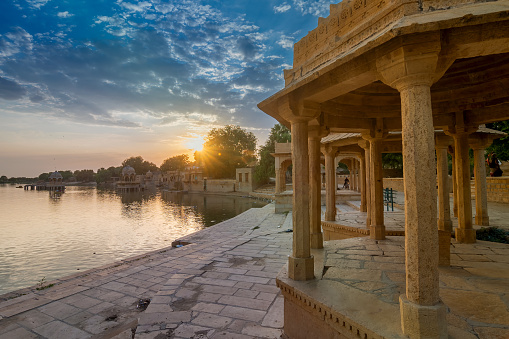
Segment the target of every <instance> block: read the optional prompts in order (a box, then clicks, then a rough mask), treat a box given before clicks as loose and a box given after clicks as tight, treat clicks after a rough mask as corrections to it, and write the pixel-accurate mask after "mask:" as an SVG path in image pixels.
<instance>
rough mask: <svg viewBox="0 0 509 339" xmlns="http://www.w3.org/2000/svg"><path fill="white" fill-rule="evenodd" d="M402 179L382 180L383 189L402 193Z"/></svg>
mask: <svg viewBox="0 0 509 339" xmlns="http://www.w3.org/2000/svg"><path fill="white" fill-rule="evenodd" d="M404 185H405V184H404V181H403V178H384V188H392V189H393V190H395V191H399V192H403V191H404Z"/></svg>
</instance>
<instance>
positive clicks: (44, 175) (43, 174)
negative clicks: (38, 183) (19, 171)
mask: <svg viewBox="0 0 509 339" xmlns="http://www.w3.org/2000/svg"><path fill="white" fill-rule="evenodd" d="M48 178H49V173H41V174H39V180H42V181H47V180H48Z"/></svg>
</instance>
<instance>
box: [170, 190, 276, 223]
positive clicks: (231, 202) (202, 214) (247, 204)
mask: <svg viewBox="0 0 509 339" xmlns="http://www.w3.org/2000/svg"><path fill="white" fill-rule="evenodd" d="M162 199H163V202H165V203H167V204H168V206H191V207H192V208H193V210H194V211H195V212H196V214H197V218H198V219H199V220H201V221H202V222H203V224H204V225H205V226H206V227H208V226H211V225H214V224H216V223H218V222H220V221H222V220H227V219H230V218H233V217H234V216H236V215H238V214H240V213H242V212H244V211H246V210H248V209H250V208H256V207H263V206H265V205H266V203H265V202H262V201H259V200H253V199H246V198H242V197H238V196H227V195H224V196H222V195H204V194H198V193H182V192H172V191H163V194H162Z"/></svg>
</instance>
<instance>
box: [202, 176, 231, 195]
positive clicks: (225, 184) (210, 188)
mask: <svg viewBox="0 0 509 339" xmlns="http://www.w3.org/2000/svg"><path fill="white" fill-rule="evenodd" d="M235 184H236V181H235V180H233V179H207V192H218V193H225V192H235Z"/></svg>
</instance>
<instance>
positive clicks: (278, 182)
mask: <svg viewBox="0 0 509 339" xmlns="http://www.w3.org/2000/svg"><path fill="white" fill-rule="evenodd" d="M282 171H283V169H282V168H281V164H280V163H279V158H276V187H275V190H276V194H279V193H282V192H283V190H282V189H281V172H282Z"/></svg>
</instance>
